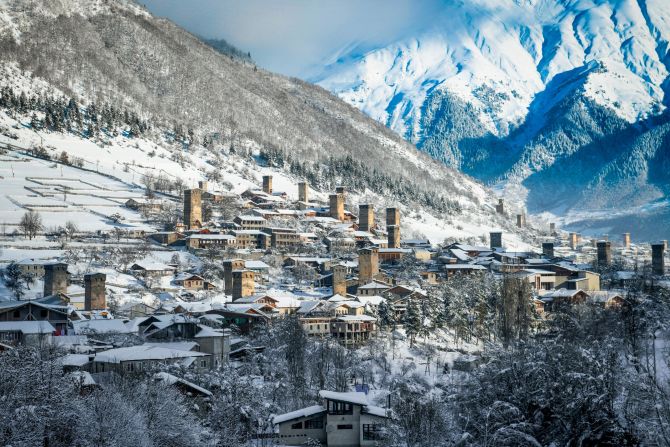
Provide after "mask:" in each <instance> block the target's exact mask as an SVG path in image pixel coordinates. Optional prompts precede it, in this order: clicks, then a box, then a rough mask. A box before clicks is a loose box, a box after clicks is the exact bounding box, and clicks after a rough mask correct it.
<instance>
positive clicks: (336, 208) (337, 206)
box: [330, 194, 344, 221]
mask: <svg viewBox="0 0 670 447" xmlns="http://www.w3.org/2000/svg"><path fill="white" fill-rule="evenodd" d="M330 217H332V218H333V219H337V220H339V221H344V194H331V195H330Z"/></svg>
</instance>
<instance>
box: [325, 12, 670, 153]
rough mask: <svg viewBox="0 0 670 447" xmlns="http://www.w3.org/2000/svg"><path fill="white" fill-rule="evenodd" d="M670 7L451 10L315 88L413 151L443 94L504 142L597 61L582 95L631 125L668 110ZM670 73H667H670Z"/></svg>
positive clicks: (334, 71)
mask: <svg viewBox="0 0 670 447" xmlns="http://www.w3.org/2000/svg"><path fill="white" fill-rule="evenodd" d="M668 41H670V2H667V1H664V0H647V1H635V0H618V1H606V2H596V1H593V0H576V1H574V0H573V1H568V0H562V1H556V0H533V1H521V0H475V1H468V2H449V3H448V4H445V6H444V10H443V13H442V14H441V15H439V16H438V17H435V19H434V22H433V23H428V24H426V27H425V30H424V31H423V32H421V33H418V34H417V35H416V36H414V37H412V38H409V39H404V40H402V41H399V42H396V43H394V44H392V45H389V46H387V47H385V48H380V49H377V50H373V51H370V52H368V53H366V54H364V55H362V56H360V57H355V58H353V59H352V58H347V57H340V58H339V59H338V61H339V62H335V63H333V64H331V65H329V66H328V67H327V69H326V70H325V71H324V73H323V74H322V75H321V76H319V77H318V78H317V79H316V81H317V82H318V83H319V84H321V85H322V86H323V87H325V88H327V89H329V90H331V91H333V92H335V93H337V94H338V95H339V96H340V97H342V98H343V99H345V100H346V101H348V102H349V103H351V104H352V105H354V106H356V107H358V108H360V109H361V110H363V111H364V112H365V113H367V114H368V115H370V116H372V117H373V118H375V119H377V120H379V121H381V122H383V123H385V124H386V125H388V126H389V127H391V128H393V129H394V130H396V131H397V132H398V133H400V134H402V135H404V136H405V137H407V138H410V139H412V140H413V141H415V142H420V141H421V131H422V130H421V128H420V117H421V113H422V107H423V105H424V102H425V100H426V98H427V97H428V96H429V95H430V93H431V92H432V91H433V90H435V89H445V90H447V91H448V92H450V93H451V94H454V95H456V96H457V97H459V98H461V99H463V100H465V101H466V102H469V103H471V104H472V105H474V106H475V107H476V109H477V110H478V111H479V113H480V115H481V116H480V118H481V119H480V120H481V122H482V123H483V124H484V125H485V126H486V127H487V128H488V130H489V131H490V132H492V133H494V134H496V135H501V136H504V135H507V134H508V133H509V131H510V129H511V128H514V127H516V126H518V125H519V124H520V123H522V122H523V120H524V119H525V118H526V115H527V113H528V109H529V106H530V104H531V102H532V101H533V99H534V98H535V97H536V95H537V94H538V93H540V92H542V91H544V90H545V89H546V87H547V85H548V84H549V83H550V82H551V81H552V80H553V79H554V78H555V77H556V76H557V75H559V74H561V73H565V72H568V71H571V70H574V69H576V68H579V67H584V66H586V65H587V64H589V63H590V62H593V61H596V62H598V63H600V64H601V67H602V69H601V70H599V71H598V72H597V73H592V72H590V71H589V73H588V75H589V78H588V79H587V80H586V83H585V85H584V93H585V94H586V95H587V96H589V97H590V98H592V99H594V100H595V101H596V102H597V103H599V104H601V105H605V106H607V107H609V108H611V109H612V110H614V111H615V112H616V113H617V114H618V115H619V116H620V117H622V118H624V119H626V120H627V121H629V122H634V121H636V120H638V119H641V118H643V117H645V116H647V115H648V114H650V113H658V112H660V111H661V110H662V108H663V106H662V103H663V101H664V91H663V88H662V85H663V82H664V81H665V79H666V78H667V77H668V72H669V69H668V66H667V65H670V62H668V56H667V54H665V53H664V52H663V51H664V50H663V48H667V45H668ZM666 64H667V65H666Z"/></svg>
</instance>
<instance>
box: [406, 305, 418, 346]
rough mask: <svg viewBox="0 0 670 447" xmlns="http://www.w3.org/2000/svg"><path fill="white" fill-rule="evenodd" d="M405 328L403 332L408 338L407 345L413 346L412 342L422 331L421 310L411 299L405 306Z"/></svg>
mask: <svg viewBox="0 0 670 447" xmlns="http://www.w3.org/2000/svg"><path fill="white" fill-rule="evenodd" d="M403 324H404V326H405V332H406V333H407V336H408V337H409V345H410V346H413V345H414V340H415V338H416V336H417V335H418V334H419V333H420V332H421V329H422V319H421V309H420V308H419V305H418V304H417V302H416V301H415V300H413V299H410V300H409V303H408V304H407V310H406V311H405V318H404V320H403Z"/></svg>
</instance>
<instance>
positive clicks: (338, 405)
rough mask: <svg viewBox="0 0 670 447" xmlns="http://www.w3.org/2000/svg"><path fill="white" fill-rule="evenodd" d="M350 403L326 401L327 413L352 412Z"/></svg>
mask: <svg viewBox="0 0 670 447" xmlns="http://www.w3.org/2000/svg"><path fill="white" fill-rule="evenodd" d="M352 413H353V409H352V407H351V404H349V403H346V402H337V401H334V400H329V401H328V414H352Z"/></svg>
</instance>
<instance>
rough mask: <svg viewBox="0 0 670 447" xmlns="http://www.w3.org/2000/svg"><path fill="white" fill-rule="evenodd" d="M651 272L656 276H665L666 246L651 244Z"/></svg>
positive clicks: (661, 243)
mask: <svg viewBox="0 0 670 447" xmlns="http://www.w3.org/2000/svg"><path fill="white" fill-rule="evenodd" d="M651 270H652V272H654V275H664V274H665V244H664V243H663V242H660V243H657V244H651Z"/></svg>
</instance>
